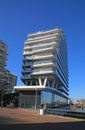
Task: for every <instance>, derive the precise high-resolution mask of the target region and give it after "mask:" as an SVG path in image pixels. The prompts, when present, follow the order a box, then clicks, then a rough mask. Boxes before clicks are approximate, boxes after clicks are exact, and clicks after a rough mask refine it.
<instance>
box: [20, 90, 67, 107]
mask: <svg viewBox="0 0 85 130" xmlns="http://www.w3.org/2000/svg"><path fill="white" fill-rule="evenodd" d="M67 103H68V99H65V98H63V97H61V96H59V95H56V94H54V93H51V92H46V91H23V92H20V96H19V107H20V108H28V109H40V107H41V104H43V105H45V104H46V105H47V106H48V107H52V108H54V107H55V108H57V107H59V106H62V105H67Z"/></svg>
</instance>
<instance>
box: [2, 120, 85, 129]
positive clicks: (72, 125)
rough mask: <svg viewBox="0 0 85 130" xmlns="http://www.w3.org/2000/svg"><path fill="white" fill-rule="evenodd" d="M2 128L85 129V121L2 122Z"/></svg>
mask: <svg viewBox="0 0 85 130" xmlns="http://www.w3.org/2000/svg"><path fill="white" fill-rule="evenodd" d="M0 130H85V121H78V122H64V123H49V122H47V123H29V124H26V123H23V124H0Z"/></svg>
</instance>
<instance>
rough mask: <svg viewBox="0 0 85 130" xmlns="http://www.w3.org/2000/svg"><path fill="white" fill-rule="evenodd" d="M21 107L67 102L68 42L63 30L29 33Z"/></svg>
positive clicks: (25, 53) (58, 104)
mask: <svg viewBox="0 0 85 130" xmlns="http://www.w3.org/2000/svg"><path fill="white" fill-rule="evenodd" d="M23 56H24V59H23V66H22V68H23V70H22V78H21V80H22V81H23V83H24V84H25V86H15V89H16V90H17V91H18V92H19V107H24V108H33V109H37V108H40V105H41V104H47V105H48V106H51V107H52V106H55V107H57V106H60V105H65V104H67V102H68V95H69V86H68V61H67V45H66V39H65V35H64V32H63V31H62V30H61V29H53V30H49V31H39V32H37V33H34V34H29V35H28V36H27V40H26V41H25V43H24V53H23Z"/></svg>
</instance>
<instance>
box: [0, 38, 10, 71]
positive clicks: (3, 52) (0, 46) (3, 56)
mask: <svg viewBox="0 0 85 130" xmlns="http://www.w3.org/2000/svg"><path fill="white" fill-rule="evenodd" d="M7 48H8V46H7V44H6V43H4V42H3V41H2V40H0V69H1V68H3V67H5V66H6V65H7V55H8V49H7Z"/></svg>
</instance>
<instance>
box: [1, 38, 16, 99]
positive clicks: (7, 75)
mask: <svg viewBox="0 0 85 130" xmlns="http://www.w3.org/2000/svg"><path fill="white" fill-rule="evenodd" d="M7 55H8V46H7V44H6V43H4V42H3V41H2V40H0V100H2V98H3V97H4V95H5V94H9V93H12V92H13V90H14V86H15V85H16V83H17V76H15V75H14V74H12V73H11V72H10V71H9V70H7V69H6V68H5V67H6V65H7Z"/></svg>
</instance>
